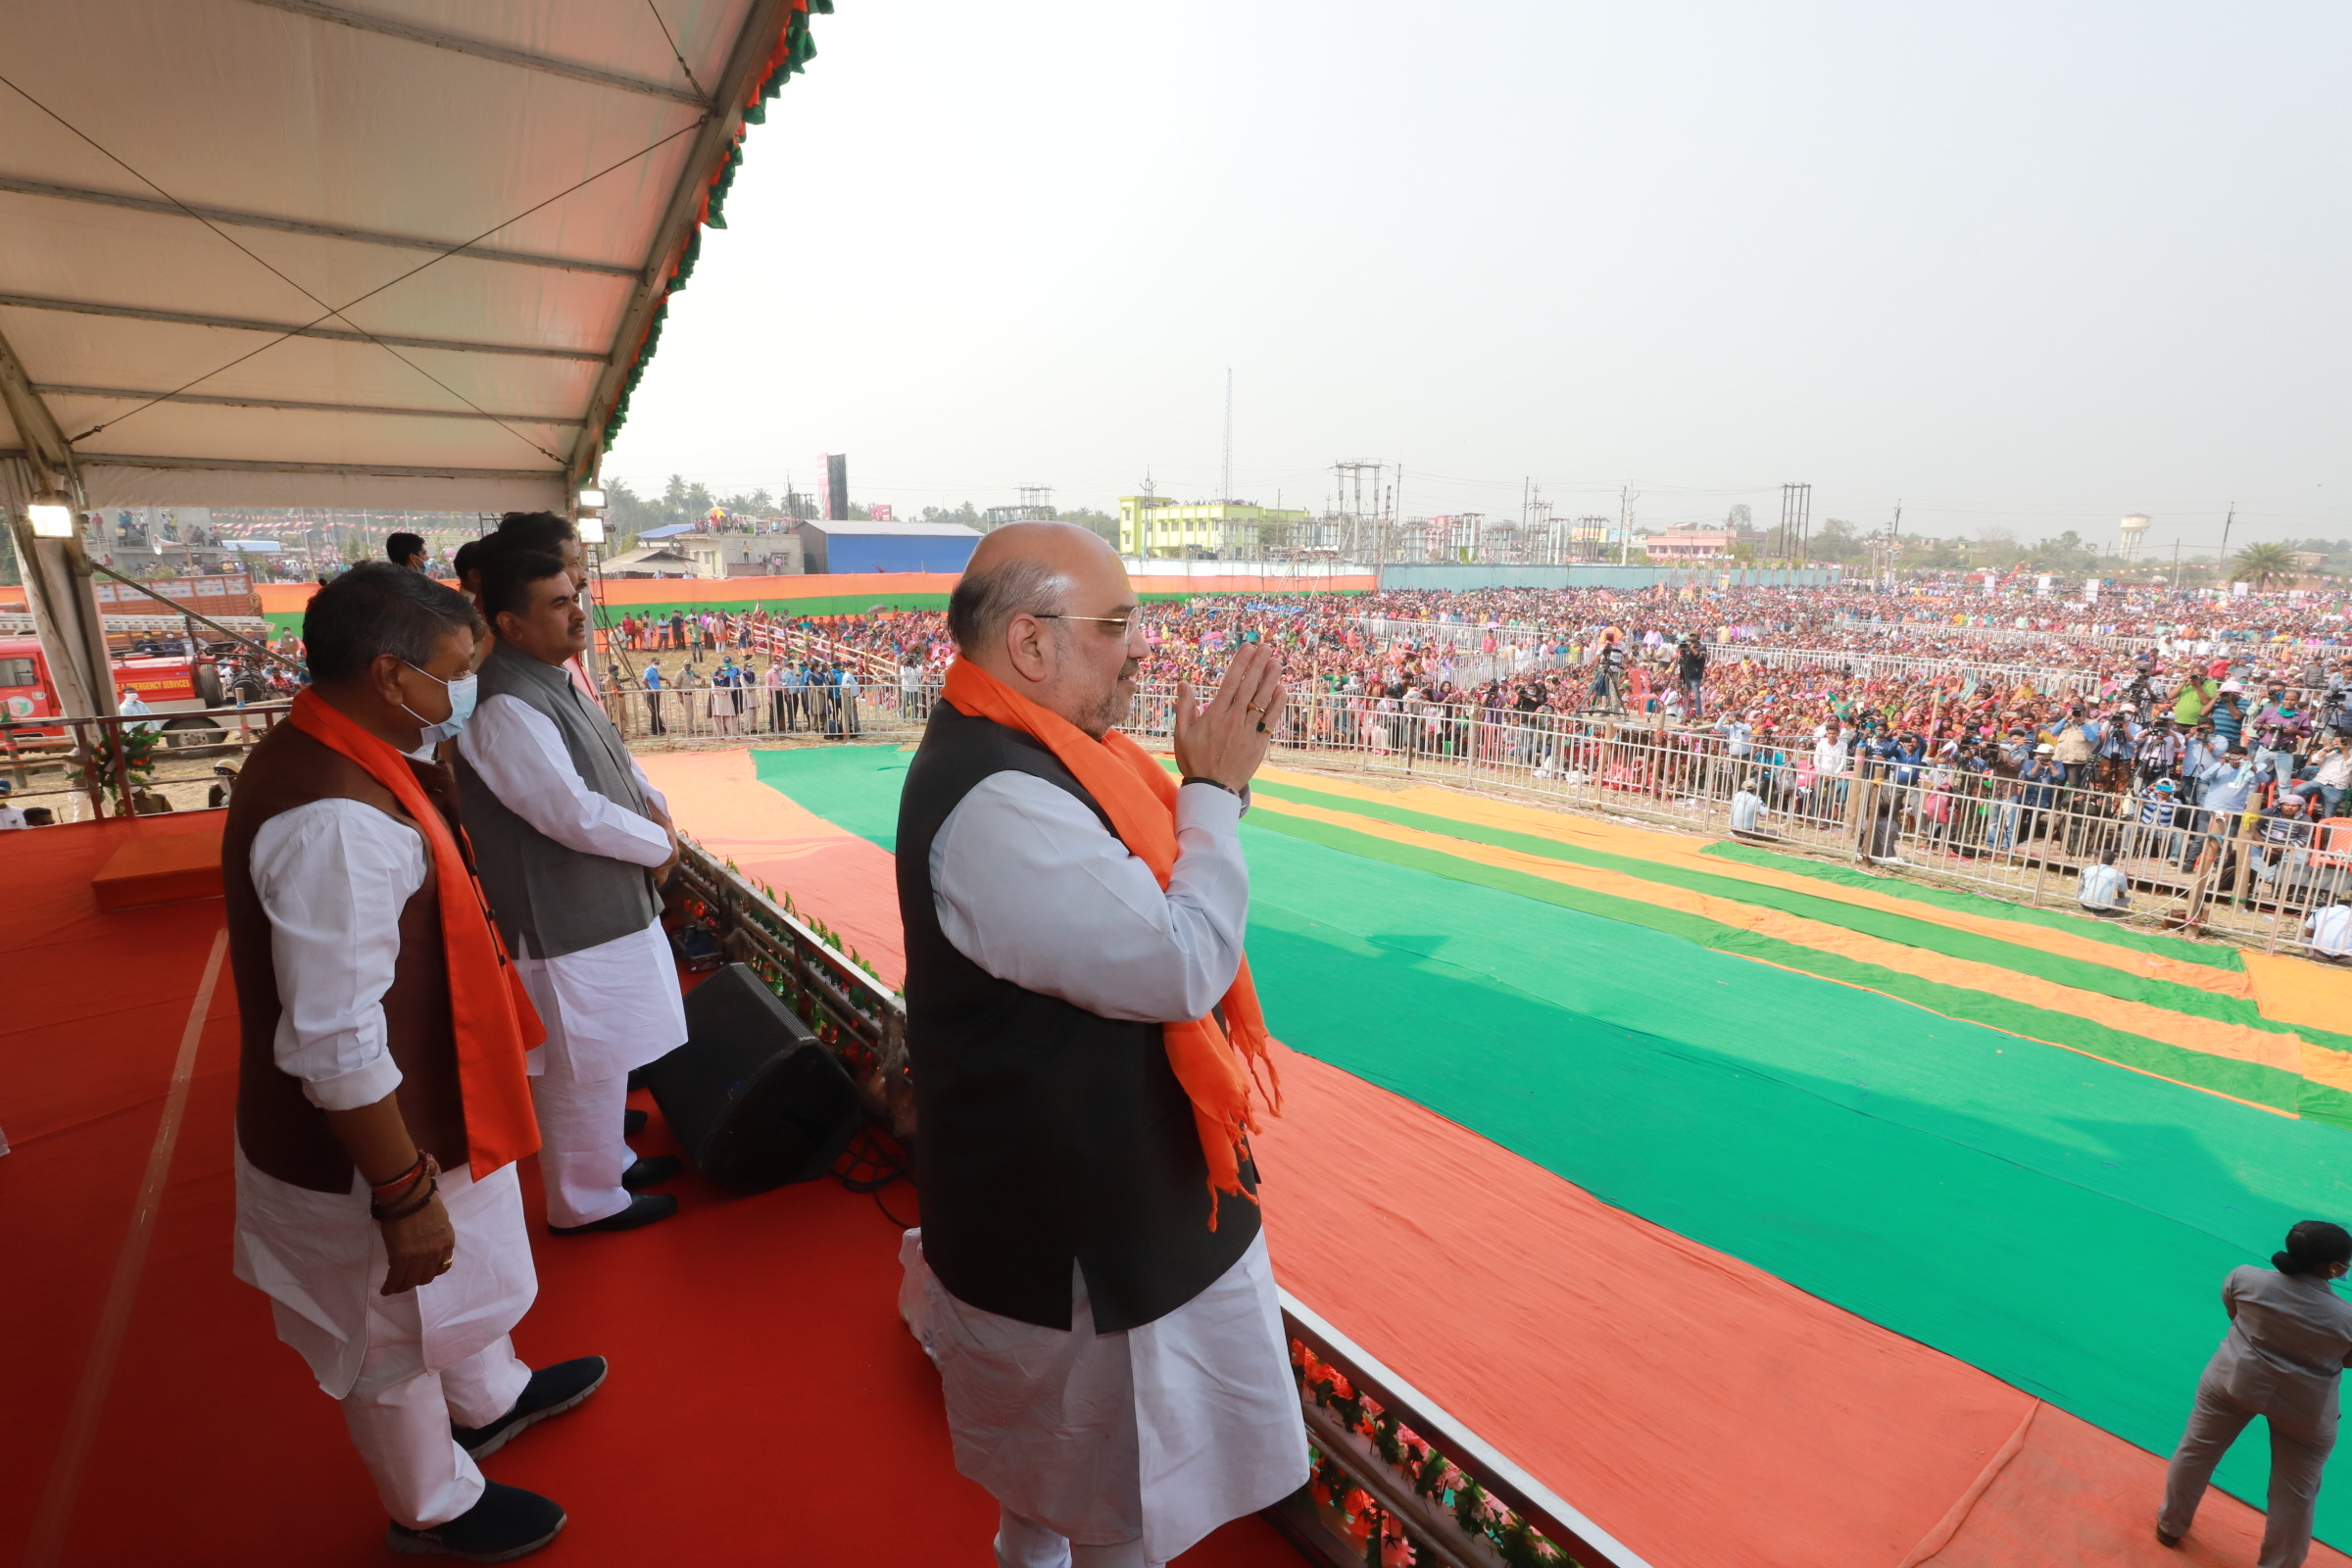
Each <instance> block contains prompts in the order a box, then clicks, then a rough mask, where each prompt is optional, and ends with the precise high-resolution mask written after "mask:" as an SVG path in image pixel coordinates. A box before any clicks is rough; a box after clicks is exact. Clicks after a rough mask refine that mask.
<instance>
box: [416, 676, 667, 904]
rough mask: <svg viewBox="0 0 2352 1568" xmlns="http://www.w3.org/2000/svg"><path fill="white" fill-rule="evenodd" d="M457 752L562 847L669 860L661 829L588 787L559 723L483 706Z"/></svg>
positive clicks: (506, 702) (518, 706)
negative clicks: (576, 765) (558, 731)
mask: <svg viewBox="0 0 2352 1568" xmlns="http://www.w3.org/2000/svg"><path fill="white" fill-rule="evenodd" d="M458 751H459V752H460V753H461V754H462V755H463V756H464V757H465V759H466V763H467V764H468V765H469V766H471V767H472V768H473V770H474V771H475V772H476V773H478V774H480V775H481V778H482V782H483V783H485V784H487V785H489V786H490V793H491V794H493V795H495V796H497V797H498V798H499V801H500V803H501V804H503V805H504V806H505V807H506V808H507V809H508V810H510V811H513V812H514V813H515V815H516V816H519V817H521V818H522V819H523V820H524V821H525V822H528V823H529V824H530V825H531V826H533V827H535V828H537V829H538V830H539V831H540V832H542V833H544V834H546V835H547V836H548V837H549V838H551V839H554V840H555V841H556V842H557V843H558V844H561V845H563V846H564V848H565V849H567V850H576V851H578V852H579V853H580V854H582V855H601V856H603V857H605V858H607V859H611V860H625V861H627V862H628V863H629V864H631V865H643V866H656V865H660V864H661V863H662V861H663V860H666V859H668V858H669V835H668V834H667V833H664V832H663V831H662V824H661V823H659V822H656V821H654V820H653V819H652V818H650V817H643V816H639V815H638V814H637V813H636V812H635V811H632V810H630V809H628V808H627V807H625V806H622V805H621V804H620V803H618V802H617V801H609V800H607V799H605V797H603V796H602V795H599V794H598V793H597V792H596V791H594V790H592V789H590V788H589V787H588V784H587V781H586V780H585V779H583V778H581V777H580V770H579V769H578V768H576V767H574V766H572V762H571V755H570V754H569V753H568V752H566V751H565V750H564V737H563V736H562V735H560V734H558V733H557V732H556V726H555V722H554V721H553V720H552V719H550V718H549V717H548V716H547V715H546V714H545V713H542V712H539V711H536V710H534V709H532V708H531V707H529V706H528V705H527V704H524V703H522V702H519V701H517V700H515V698H512V697H503V696H502V697H493V698H490V699H489V700H488V701H486V702H484V703H483V704H482V706H481V707H480V708H479V709H477V710H476V711H474V715H473V720H472V722H470V723H468V724H467V725H466V728H465V729H464V730H463V731H462V732H461V733H460V734H459V736H458ZM632 765H634V764H633V763H632ZM638 776H639V777H640V778H642V777H644V775H643V774H642V773H641V774H639V775H638ZM663 809H667V808H666V807H664V808H663Z"/></svg>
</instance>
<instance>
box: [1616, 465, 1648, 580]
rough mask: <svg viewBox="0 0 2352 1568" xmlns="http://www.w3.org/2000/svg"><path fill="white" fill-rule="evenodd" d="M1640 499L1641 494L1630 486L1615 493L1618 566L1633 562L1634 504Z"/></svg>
mask: <svg viewBox="0 0 2352 1568" xmlns="http://www.w3.org/2000/svg"><path fill="white" fill-rule="evenodd" d="M1641 499H1642V492H1641V491H1639V490H1637V489H1635V488H1634V487H1633V486H1632V485H1630V484H1629V485H1624V486H1621V487H1620V488H1619V489H1618V491H1617V564H1619V565H1620V566H1622V565H1625V564H1628V563H1630V562H1631V561H1632V560H1633V556H1634V503H1635V502H1637V501H1639V500H1641Z"/></svg>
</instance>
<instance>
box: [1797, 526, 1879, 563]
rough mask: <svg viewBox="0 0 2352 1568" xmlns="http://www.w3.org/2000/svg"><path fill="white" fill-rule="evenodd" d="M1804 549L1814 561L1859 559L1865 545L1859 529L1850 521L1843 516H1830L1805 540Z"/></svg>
mask: <svg viewBox="0 0 2352 1568" xmlns="http://www.w3.org/2000/svg"><path fill="white" fill-rule="evenodd" d="M1806 550H1807V553H1808V554H1809V555H1811V556H1812V558H1813V559H1814V560H1815V561H1859V560H1860V559H1861V558H1862V556H1863V554H1864V550H1865V547H1864V545H1863V543H1862V536H1861V533H1860V531H1859V530H1858V529H1856V528H1855V527H1854V525H1853V524H1852V523H1850V522H1848V521H1846V520H1845V519H1844V518H1843V517H1832V518H1830V519H1829V521H1827V522H1825V523H1823V524H1822V525H1821V532H1819V533H1817V534H1815V535H1814V536H1813V537H1812V539H1811V540H1809V541H1808V542H1807V546H1806Z"/></svg>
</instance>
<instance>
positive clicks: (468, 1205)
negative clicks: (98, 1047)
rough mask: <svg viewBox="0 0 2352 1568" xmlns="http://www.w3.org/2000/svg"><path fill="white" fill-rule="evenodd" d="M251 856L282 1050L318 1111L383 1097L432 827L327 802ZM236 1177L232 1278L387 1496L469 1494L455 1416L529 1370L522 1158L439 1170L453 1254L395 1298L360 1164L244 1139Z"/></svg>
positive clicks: (409, 1516)
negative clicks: (270, 1167)
mask: <svg viewBox="0 0 2352 1568" xmlns="http://www.w3.org/2000/svg"><path fill="white" fill-rule="evenodd" d="M251 865H252V874H253V885H254V891H255V892H256V893H257V894H258V895H259V896H260V899H261V903H262V907H263V909H264V910H265V911H266V912H267V913H268V915H269V917H270V958H271V961H272V963H273V964H274V965H275V967H276V971H277V990H278V1001H279V1004H280V1006H281V1009H282V1010H281V1011H280V1013H279V1017H278V1026H277V1036H276V1040H275V1042H274V1050H275V1055H276V1060H277V1065H278V1066H279V1068H280V1069H282V1070H284V1071H286V1072H289V1073H292V1074H294V1075H295V1076H296V1077H299V1078H300V1079H302V1080H303V1093H304V1095H305V1096H306V1097H307V1098H308V1099H309V1100H310V1101H311V1103H313V1104H316V1105H319V1107H321V1108H322V1109H326V1110H355V1109H358V1108H359V1107H361V1106H363V1105H371V1104H373V1103H376V1102H377V1101H379V1100H381V1099H383V1098H384V1097H385V1096H386V1095H388V1094H390V1093H392V1092H393V1091H394V1090H395V1089H397V1088H399V1087H400V1068H399V1066H398V1065H397V1064H396V1063H395V1062H394V1061H393V1059H392V1056H391V1054H390V1052H389V1050H388V1049H387V1048H386V1045H385V1038H384V1009H383V997H384V993H385V991H387V990H388V989H389V988H390V987H391V984H392V975H393V969H394V967H395V965H396V964H397V963H398V961H399V958H400V911H401V908H402V907H403V906H404V905H406V904H407V903H408V901H409V900H410V899H411V898H413V897H414V896H415V895H416V893H417V889H418V888H420V887H422V886H423V885H424V876H425V851H424V841H423V840H422V839H421V838H420V837H418V835H417V831H416V830H415V829H414V828H411V827H408V826H406V825H404V824H402V823H400V822H398V821H395V820H394V819H393V818H392V817H390V816H388V815H386V814H385V813H384V812H382V811H379V810H377V809H374V808H373V807H369V806H364V805H362V804H361V803H359V802H357V801H348V800H326V801H314V802H312V803H311V804H309V805H307V806H301V807H297V808H296V809H293V810H291V811H286V812H283V813H281V814H280V815H278V816H275V817H272V818H271V819H270V821H268V822H267V823H265V824H263V826H262V829H261V831H260V832H259V833H257V834H255V835H254V841H253V852H252V861H251ZM236 1181H237V1217H236V1232H235V1240H234V1253H233V1255H234V1267H235V1272H236V1276H237V1278H239V1279H241V1280H243V1281H245V1283H247V1284H248V1285H251V1286H253V1287H255V1288H256V1289H258V1290H260V1291H262V1292H263V1293H264V1294H266V1295H267V1296H269V1298H270V1311H271V1315H272V1316H273V1317H274V1319H275V1321H276V1325H277V1336H278V1338H279V1339H281V1340H283V1341H285V1342H286V1343H287V1344H288V1345H290V1346H292V1347H293V1348H295V1349H296V1350H298V1351H300V1352H301V1353H302V1357H303V1359H304V1360H305V1361H307V1362H308V1363H309V1364H310V1368H311V1374H312V1376H314V1377H316V1378H317V1379H318V1380H319V1388H321V1389H322V1390H324V1391H325V1392H326V1393H328V1394H329V1395H332V1396H333V1397H335V1398H337V1399H339V1400H341V1401H342V1403H343V1416H344V1421H345V1424H346V1425H347V1426H348V1427H349V1428H350V1430H351V1436H352V1442H353V1443H354V1445H356V1446H358V1448H359V1450H360V1456H361V1458H362V1459H363V1460H364V1461H365V1462H366V1463H367V1466H368V1473H369V1474H370V1475H371V1476H372V1477H373V1478H374V1480H375V1484H376V1491H377V1493H378V1495H380V1496H381V1497H382V1498H383V1502H384V1507H385V1509H386V1510H387V1511H388V1512H389V1513H390V1514H391V1515H392V1517H393V1518H395V1519H397V1520H399V1521H400V1522H401V1523H402V1524H405V1525H409V1526H412V1527H421V1526H424V1525H431V1524H440V1523H444V1522H446V1521H448V1520H450V1519H454V1518H456V1517H457V1516H458V1515H459V1514H462V1513H464V1512H465V1511H466V1509H468V1508H470V1507H472V1506H473V1504H474V1502H475V1500H476V1499H477V1498H479V1497H480V1496H481V1494H482V1475H481V1472H480V1471H479V1470H478V1469H476V1468H475V1467H474V1463H473V1461H472V1460H471V1459H470V1458H468V1457H467V1456H466V1451H465V1450H464V1449H463V1448H461V1447H459V1446H457V1444H456V1442H455V1441H454V1440H453V1439H452V1438H451V1437H450V1432H449V1425H450V1422H451V1421H452V1420H455V1421H457V1422H459V1423H460V1424H462V1425H465V1426H483V1425H487V1424H488V1423H489V1422H492V1421H495V1420H497V1419H498V1418H499V1417H500V1416H502V1415H504V1414H505V1413H506V1412H507V1411H508V1410H510V1409H512V1408H513V1407H514V1404H515V1400H516V1399H517V1398H519V1397H521V1395H522V1390H523V1387H524V1385H525V1384H527V1383H528V1382H529V1381H530V1369H529V1368H528V1367H526V1366H524V1365H523V1364H522V1362H521V1361H520V1360H518V1359H516V1357H515V1349H514V1347H513V1345H512V1344H511V1343H510V1342H509V1341H508V1338H507V1335H508V1332H509V1331H510V1330H512V1329H513V1328H514V1326H515V1324H516V1323H517V1322H519V1321H520V1320H521V1318H522V1314H523V1313H524V1312H525V1311H527V1310H528V1309H529V1307H530V1304H531V1301H532V1299H533V1298H534V1297H535V1296H536V1295H537V1294H538V1289H539V1282H538V1275H537V1274H536V1272H535V1271H534V1270H533V1268H532V1266H531V1249H530V1241H529V1238H528V1236H527V1235H526V1233H525V1232H524V1229H523V1221H522V1194H521V1188H520V1186H519V1185H518V1184H517V1182H516V1181H515V1168H514V1167H513V1166H512V1165H509V1166H505V1167H502V1168H501V1169H499V1170H497V1171H494V1172H492V1173H491V1174H490V1175H489V1176H488V1177H486V1178H484V1179H483V1180H482V1181H480V1182H475V1181H473V1180H471V1179H470V1178H469V1177H468V1175H467V1173H466V1171H465V1170H464V1169H463V1168H461V1169H458V1170H454V1171H446V1172H444V1173H443V1174H442V1177H441V1199H442V1202H443V1204H444V1206H445V1207H446V1208H447V1209H448V1210H449V1216H450V1222H451V1224H452V1226H453V1227H454V1228H455V1229H456V1231H457V1251H456V1254H455V1260H454V1262H453V1263H452V1265H451V1267H450V1270H449V1272H448V1273H446V1274H444V1275H442V1276H441V1277H440V1278H439V1279H437V1280H434V1281H432V1282H431V1283H430V1284H427V1285H423V1286H420V1287H418V1288H417V1289H416V1290H414V1291H411V1292H408V1293H406V1294H404V1295H401V1296H395V1297H385V1296H381V1295H379V1294H378V1292H379V1291H380V1289H381V1288H382V1286H383V1283H384V1274H385V1270H386V1267H387V1264H386V1261H385V1257H384V1244H383V1233H382V1232H381V1230H380V1229H379V1228H378V1227H377V1226H376V1223H375V1221H374V1220H373V1219H371V1218H370V1217H369V1216H368V1187H367V1179H366V1178H365V1177H364V1176H361V1175H360V1174H358V1173H357V1172H354V1173H353V1177H352V1187H351V1190H350V1191H349V1192H346V1193H319V1192H313V1191H311V1190H310V1189H308V1188H304V1187H296V1186H293V1185H291V1184H290V1183H287V1182H282V1181H279V1180H277V1179H276V1178H275V1177H273V1176H269V1175H265V1174H264V1173H262V1172H261V1171H258V1170H256V1169H254V1168H253V1167H252V1166H251V1165H250V1164H248V1163H247V1162H246V1159H245V1156H244V1153H243V1152H242V1151H240V1152H238V1154H237V1158H236Z"/></svg>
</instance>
